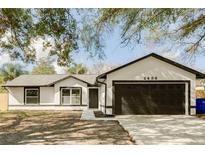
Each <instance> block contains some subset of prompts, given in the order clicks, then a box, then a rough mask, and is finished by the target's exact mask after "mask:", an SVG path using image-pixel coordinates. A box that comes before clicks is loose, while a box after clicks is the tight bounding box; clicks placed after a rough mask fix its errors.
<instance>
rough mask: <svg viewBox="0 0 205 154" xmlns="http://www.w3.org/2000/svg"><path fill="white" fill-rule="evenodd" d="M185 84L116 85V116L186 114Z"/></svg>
mask: <svg viewBox="0 0 205 154" xmlns="http://www.w3.org/2000/svg"><path fill="white" fill-rule="evenodd" d="M184 104H185V85H184V84H116V85H115V114H118V115H119V114H123V115H125V114H150V115H151V114H185V106H184Z"/></svg>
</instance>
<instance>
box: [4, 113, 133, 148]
mask: <svg viewBox="0 0 205 154" xmlns="http://www.w3.org/2000/svg"><path fill="white" fill-rule="evenodd" d="M80 116H81V112H80V111H58V112H57V111H47V112H46V111H45V112H44V111H29V112H5V113H0V144H12V145H15V144H134V143H133V141H132V140H131V138H130V136H129V135H128V133H127V132H126V131H124V129H123V128H122V127H121V126H120V125H119V123H118V122H117V121H110V120H109V121H105V120H100V121H81V120H80Z"/></svg>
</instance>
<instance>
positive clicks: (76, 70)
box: [67, 63, 88, 74]
mask: <svg viewBox="0 0 205 154" xmlns="http://www.w3.org/2000/svg"><path fill="white" fill-rule="evenodd" d="M67 72H68V73H69V74H86V73H87V72H88V69H87V67H86V66H84V65H83V64H76V63H74V64H73V65H72V66H70V67H69V68H68V70H67Z"/></svg>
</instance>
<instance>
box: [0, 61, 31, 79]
mask: <svg viewBox="0 0 205 154" xmlns="http://www.w3.org/2000/svg"><path fill="white" fill-rule="evenodd" d="M22 74H28V72H27V71H26V70H24V69H23V67H22V66H21V65H19V64H12V63H6V64H4V65H3V66H2V67H1V68H0V77H1V79H2V80H3V82H6V81H9V80H13V79H14V78H16V77H18V76H20V75H22Z"/></svg>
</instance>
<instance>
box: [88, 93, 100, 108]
mask: <svg viewBox="0 0 205 154" xmlns="http://www.w3.org/2000/svg"><path fill="white" fill-rule="evenodd" d="M89 108H98V89H89Z"/></svg>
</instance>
